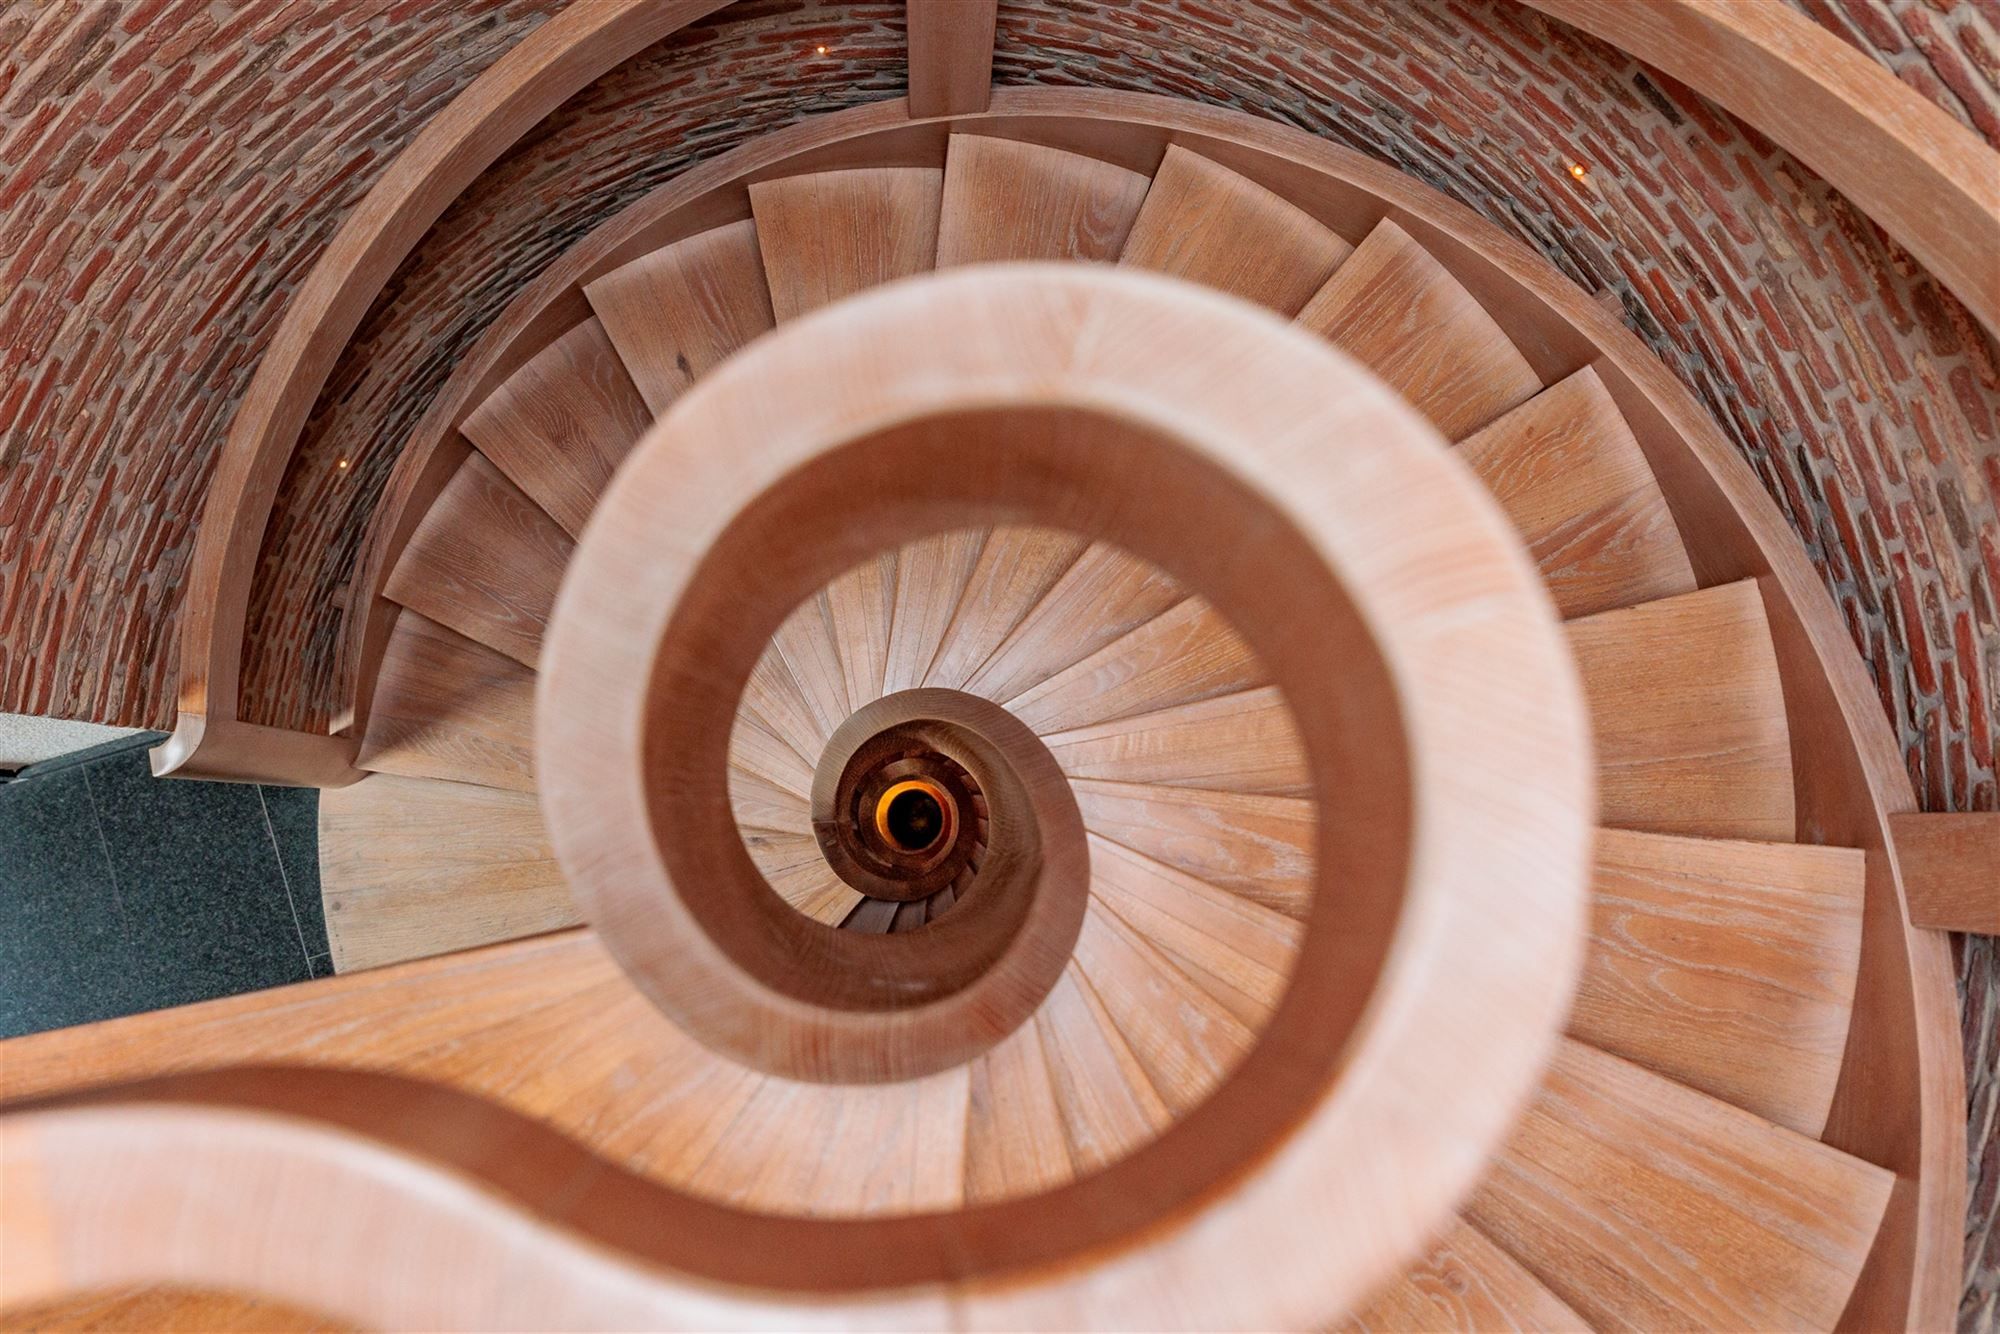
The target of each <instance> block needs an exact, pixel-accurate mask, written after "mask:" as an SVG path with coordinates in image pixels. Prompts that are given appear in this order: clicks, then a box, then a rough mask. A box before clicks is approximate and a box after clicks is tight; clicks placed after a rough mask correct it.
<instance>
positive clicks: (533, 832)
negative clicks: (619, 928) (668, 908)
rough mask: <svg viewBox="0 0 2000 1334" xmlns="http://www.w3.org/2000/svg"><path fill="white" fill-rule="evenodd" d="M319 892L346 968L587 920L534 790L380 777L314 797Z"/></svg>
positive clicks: (341, 967)
mask: <svg viewBox="0 0 2000 1334" xmlns="http://www.w3.org/2000/svg"><path fill="white" fill-rule="evenodd" d="M319 877H320V895H321V898H322V900H323V901H324V904H325V908H326V931H327V943H328V944H329V945H330V946H331V947H332V950H333V966H334V968H335V969H336V970H337V971H339V972H343V973H349V972H354V971H356V970H357V969H362V968H378V967H381V966H382V965H384V964H391V963H401V962H402V961H403V960H405V959H421V958H426V957H429V956H431V955H435V954H449V953H451V952H452V951H453V950H464V949H472V948H474V947H476V946H480V945H491V944H496V943H498V942H500V941H504V940H517V939H519V938H521V937H523V936H533V935H539V934H541V933H542V932H544V931H555V930H559V929H561V928H563V927H568V926H575V925H576V924H577V923H578V922H580V921H582V920H583V919H582V916H581V914H579V913H578V911H577V908H576V905H575V903H573V902H572V901H571V899H570V894H569V881H568V879H567V878H566V877H565V876H564V875H563V871H562V868H561V867H560V866H558V865H557V864H556V859H555V853H554V851H553V850H551V849H550V847H549V841H548V835H547V833H546V832H545V831H544V830H543V828H542V817H541V812H540V810H539V809H538V808H537V806H536V803H535V798H534V797H533V796H532V795H531V794H528V793H523V792H512V791H507V790H505V789H501V788H493V787H479V786H475V785H473V784H470V783H447V782H439V781H438V780H436V779H429V778H404V777H400V776H397V775H393V774H374V775H371V776H370V777H368V778H364V779H362V780H361V781H360V782H358V783H354V784H350V785H349V786H347V787H338V788H328V789H326V790H325V791H323V792H321V793H320V798H319Z"/></svg>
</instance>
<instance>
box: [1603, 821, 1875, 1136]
mask: <svg viewBox="0 0 2000 1334" xmlns="http://www.w3.org/2000/svg"><path fill="white" fill-rule="evenodd" d="M1864 875H1865V858H1864V857H1863V855H1862V854H1861V853H1860V852H1859V851H1857V850H1855V849H1852V848H1822V847H1809V846H1804V845H1800V844H1793V843H1743V842H1732V841H1725V840H1715V839H1691V838H1675V837H1671V836H1668V835H1662V834H1638V833H1628V832H1625V831H1622V830H1616V829H1606V830H1603V831H1602V832H1601V833H1600V834H1599V835H1598V845H1597V875H1596V881H1595V885H1594V891H1595V892H1594V893H1593V895H1592V899H1591V945H1590V951H1589V954H1588V956H1587V958H1586V961H1585V964H1584V971H1583V982H1582V986H1581V990H1580V992H1579V994H1578V996H1577V1001H1576V1008H1575V1009H1574V1010H1573V1011H1572V1012H1571V1015H1570V1031H1571V1032H1572V1033H1573V1034H1574V1035H1575V1036H1577V1037H1578V1038H1581V1039H1582V1040H1584V1041H1586V1042H1588V1043H1590V1044H1591V1045H1592V1046H1594V1047H1598V1048H1601V1049H1603V1050H1605V1051H1609V1052H1613V1053H1615V1054H1616V1055H1619V1056H1623V1057H1625V1058H1626V1059H1627V1060H1631V1061H1635V1062H1637V1063H1638V1064H1640V1065H1643V1066H1645V1067H1646V1068H1647V1069H1649V1070H1653V1071H1656V1072H1658V1073H1660V1074H1663V1075H1667V1076H1669V1077H1671V1078H1673V1079H1676V1080H1678V1081H1679V1082H1681V1083H1683V1084H1686V1085H1688V1086H1689V1087H1691V1088H1696V1089H1699V1090H1701V1091H1702V1092H1704V1093H1707V1094H1709V1095H1711V1096H1713V1097H1717V1098H1720V1099H1722V1100H1723V1101H1724V1102H1728V1103H1732V1104H1734V1105H1735V1106H1738V1107H1742V1108H1744V1109H1746V1110H1748V1111H1752V1112H1755V1113H1757V1115H1759V1116H1761V1117H1764V1118H1765V1119H1766V1120H1769V1121H1775V1122H1777V1123H1778V1124H1779V1125H1781V1126H1785V1127H1786V1128H1788V1129H1791V1130H1796V1131H1798V1132H1799V1133H1800V1134H1802V1135H1810V1136H1813V1137H1815V1138H1816V1137H1818V1135H1819V1134H1820V1132H1821V1131H1822V1130H1824V1129H1825V1127H1826V1115H1827V1110H1828V1108H1830V1107H1831V1106H1832V1104H1833V1088H1834V1084H1835V1083H1836V1082H1837V1081H1838V1079H1839V1077H1840V1066H1841V1060H1842V1057H1843V1055H1844V1053H1845V1050H1846V1046H1847V1019H1848V1013H1849V1011H1850V1010H1851V1009H1852V1007H1853V1004H1854V985H1855V975H1856V970H1857V968H1858V967H1859V965H1860V959H1861V908H1862V897H1863V879H1864Z"/></svg>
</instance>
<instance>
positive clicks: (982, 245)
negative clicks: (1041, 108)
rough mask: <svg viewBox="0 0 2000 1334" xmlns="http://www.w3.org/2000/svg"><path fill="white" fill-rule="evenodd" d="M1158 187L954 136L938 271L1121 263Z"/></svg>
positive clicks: (1045, 152) (1091, 163)
mask: <svg viewBox="0 0 2000 1334" xmlns="http://www.w3.org/2000/svg"><path fill="white" fill-rule="evenodd" d="M1150 184H1151V181H1150V180H1149V178H1147V177H1145V176H1142V175H1140V174H1139V173H1138V172H1136V171H1127V170H1125V168H1123V167H1115V166H1113V165H1112V164H1110V163H1109V162H1100V161H1098V160H1097V159H1096V158H1088V157H1083V156H1081V155H1080V154H1076V153H1066V152H1064V151H1062V150H1061V149H1059V148H1044V147H1042V146H1041V145H1040V144H1025V143H1016V142H1014V141H1012V140H1008V139H988V138H984V137H981V136H978V135H969V134H954V135H953V136H952V137H951V146H950V148H949V150H948V151H947V153H946V156H945V168H944V206H943V212H942V214H941V216H940V218H939V222H938V250H937V266H938V267H939V268H941V269H942V268H945V267H947V266H948V265H953V264H980V263H987V262H991V261H995V260H1012V259H1076V260H1114V259H1117V258H1118V252H1119V251H1120V250H1122V249H1123V248H1124V246H1125V238H1126V236H1127V235H1128V234H1129V233H1130V232H1131V230H1132V222H1133V219H1134V218H1136V217H1137V216H1138V214H1139V206H1140V203H1141V202H1142V201H1143V200H1144V199H1145V197H1146V189H1147V187H1148V186H1149V185H1150Z"/></svg>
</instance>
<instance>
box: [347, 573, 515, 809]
mask: <svg viewBox="0 0 2000 1334" xmlns="http://www.w3.org/2000/svg"><path fill="white" fill-rule="evenodd" d="M534 757H535V674H534V673H533V672H531V671H529V670H528V669H527V668H526V667H523V666H521V664H520V663H518V662H515V661H514V660H513V659H512V658H508V657H503V656H502V655H500V654H498V653H495V652H494V651H493V650H492V649H490V648H487V647H486V646H485V645H483V644H479V643H476V642H474V641H473V640H470V639H467V638H466V637H465V636H464V635H461V634H458V633H456V632H454V631H452V630H450V629H448V628H447V627H445V626H442V625H439V624H438V623H437V622H436V621H433V620H430V619H428V618H427V617H425V616H423V615H420V614H419V613H417V612H414V611H411V610H409V609H407V608H405V609H404V610H402V611H399V612H398V613H397V614H396V621H395V624H394V626H393V627H391V629H390V632H389V642H388V645H387V646H386V647H385V648H384V650H383V654H382V670H381V672H380V674H379V675H378V676H377V678H376V682H375V696H374V702H373V705H372V707H371V708H370V710H369V713H368V730H367V732H366V734H365V735H364V736H363V737H362V738H361V746H360V750H359V753H358V754H357V755H356V757H355V761H354V762H355V765H356V766H357V767H358V768H362V769H369V770H373V771H375V772H378V773H392V774H402V775H404V776H405V777H411V778H442V779H446V780H448V781H452V782H460V783H476V784H479V785H481V786H483V787H501V788H510V789H512V790H514V791H518V792H532V791H534V790H535V773H534V767H535V759H534Z"/></svg>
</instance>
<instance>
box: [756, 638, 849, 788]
mask: <svg viewBox="0 0 2000 1334" xmlns="http://www.w3.org/2000/svg"><path fill="white" fill-rule="evenodd" d="M738 708H739V710H740V711H741V712H742V713H745V714H747V715H749V717H750V718H751V719H752V720H753V721H755V722H756V723H758V724H759V725H761V726H762V727H763V728H764V730H765V731H767V732H769V733H770V734H771V735H772V736H775V737H777V738H778V739H779V740H780V741H783V742H784V743H785V744H786V745H787V746H789V747H790V748H791V750H792V752H793V753H794V754H795V755H797V756H798V757H799V761H800V762H801V763H802V764H804V765H805V766H806V768H807V769H809V770H810V769H811V768H812V767H813V766H814V765H816V764H818V763H819V756H820V751H821V750H822V749H823V748H824V747H825V746H826V736H827V734H826V733H824V732H822V731H820V727H819V723H818V721H817V720H816V719H815V718H814V717H813V711H812V706H811V705H810V704H808V703H806V697H805V692H804V691H802V690H800V689H799V683H798V681H797V680H795V679H794V678H793V676H792V669H791V668H790V667H787V666H786V665H785V657H784V655H783V654H782V653H780V652H779V651H778V647H777V645H775V644H773V645H771V646H770V647H769V648H767V649H765V650H764V652H763V654H762V655H761V656H759V657H758V659H757V665H756V666H755V667H752V668H751V669H750V679H749V681H748V682H747V683H745V685H744V687H743V699H742V702H741V703H740V704H739V705H738Z"/></svg>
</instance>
